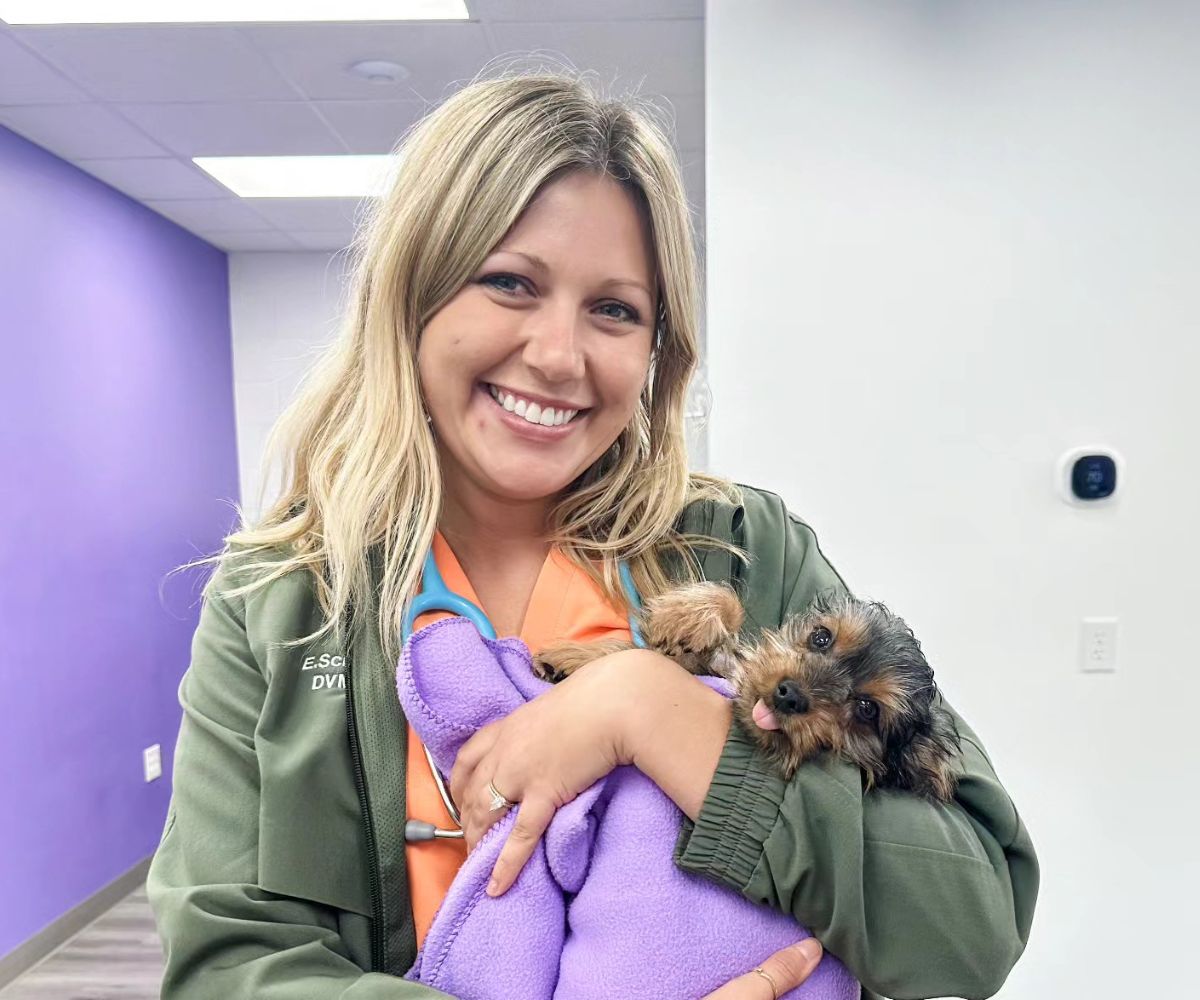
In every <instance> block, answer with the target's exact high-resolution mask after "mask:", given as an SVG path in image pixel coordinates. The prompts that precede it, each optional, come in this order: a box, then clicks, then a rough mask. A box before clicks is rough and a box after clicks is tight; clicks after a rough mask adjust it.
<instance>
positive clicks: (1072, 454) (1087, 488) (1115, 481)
mask: <svg viewBox="0 0 1200 1000" xmlns="http://www.w3.org/2000/svg"><path fill="white" fill-rule="evenodd" d="M1123 469H1124V463H1123V462H1122V461H1121V456H1120V455H1118V454H1117V453H1116V452H1115V451H1114V450H1113V449H1112V448H1106V447H1104V446H1103V445H1093V446H1091V447H1087V448H1072V449H1071V450H1070V451H1068V452H1067V453H1066V454H1065V455H1063V457H1062V458H1060V459H1059V460H1058V473H1057V477H1056V478H1057V480H1058V491H1059V494H1060V495H1061V496H1062V498H1063V499H1064V500H1065V501H1066V502H1067V503H1069V504H1072V505H1073V506H1076V507H1100V506H1107V505H1108V504H1110V503H1112V501H1113V498H1114V497H1115V496H1116V493H1117V489H1118V488H1119V487H1120V485H1121V481H1122V478H1123Z"/></svg>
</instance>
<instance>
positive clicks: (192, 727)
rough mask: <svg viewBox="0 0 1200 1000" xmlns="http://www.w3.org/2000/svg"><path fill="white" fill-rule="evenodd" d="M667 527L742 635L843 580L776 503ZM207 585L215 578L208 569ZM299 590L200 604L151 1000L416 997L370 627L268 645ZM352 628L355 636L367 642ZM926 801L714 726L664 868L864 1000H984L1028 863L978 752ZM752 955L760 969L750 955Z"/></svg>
mask: <svg viewBox="0 0 1200 1000" xmlns="http://www.w3.org/2000/svg"><path fill="white" fill-rule="evenodd" d="M683 527H685V528H686V529H687V530H689V531H693V532H701V533H703V534H706V535H709V536H711V537H715V538H721V539H724V540H727V541H732V542H734V543H736V544H737V545H739V546H741V547H742V548H743V549H744V550H745V551H746V552H748V553H749V554H750V556H751V561H750V564H749V565H748V566H744V565H742V564H741V563H740V562H739V561H736V560H734V559H733V558H732V557H731V556H730V555H728V554H726V553H722V552H718V551H710V550H706V552H705V554H704V556H703V565H704V570H705V575H706V576H707V577H708V578H709V579H713V580H728V581H730V582H732V583H734V585H735V586H736V587H737V588H738V590H739V592H740V593H741V594H742V598H743V601H744V603H745V605H746V608H747V612H748V614H747V619H748V621H749V622H750V623H751V624H750V625H749V626H748V629H749V630H750V631H753V630H754V629H755V628H757V627H759V626H763V627H765V626H777V625H778V624H779V623H780V621H781V619H783V618H784V617H785V616H786V615H788V614H790V613H793V612H797V611H800V610H802V609H803V608H805V607H806V606H807V605H808V603H809V602H810V601H811V600H812V598H813V596H814V595H815V594H816V593H817V592H818V591H819V590H822V589H825V588H828V587H842V586H844V585H843V583H842V581H841V579H840V577H838V575H837V573H836V571H835V570H834V569H833V568H832V567H831V566H830V564H829V563H828V562H827V561H826V560H825V558H824V556H823V555H822V554H821V552H820V550H819V548H818V547H817V542H816V538H815V537H814V535H813V533H812V531H811V530H810V529H809V528H808V527H807V526H806V525H805V524H803V523H802V522H801V521H799V520H797V519H796V518H794V517H793V516H791V515H790V514H789V513H788V512H787V510H786V508H785V507H784V506H783V503H782V502H781V501H780V500H779V498H778V497H776V496H774V495H772V494H768V493H763V492H760V491H757V490H752V489H748V488H747V489H745V490H744V502H743V504H742V505H739V506H736V507H735V506H731V505H728V504H712V503H703V504H696V505H693V507H691V508H690V509H689V510H688V511H687V513H686V514H685V516H684V519H683ZM219 572H220V574H221V579H219V580H218V581H217V586H218V588H219V587H220V586H221V584H222V582H224V581H225V580H227V579H229V573H230V572H231V571H230V568H229V567H228V565H226V566H224V567H223V568H222V569H221V570H220V571H219ZM320 614H321V611H320V606H319V604H318V602H317V601H316V598H315V595H314V593H313V589H312V586H311V582H310V580H309V576H308V574H307V573H293V574H290V575H289V576H287V577H284V578H282V579H280V580H277V581H275V582H274V583H273V584H271V585H270V586H268V587H266V588H263V589H262V590H259V591H256V592H254V593H252V594H250V595H249V596H248V597H247V598H245V599H226V598H222V597H220V596H218V595H217V594H213V595H212V596H210V598H209V599H208V600H206V601H205V604H204V607H203V610H202V612H201V617H200V624H199V627H198V628H197V630H196V633H195V636H194V638H193V643H192V662H191V666H190V668H189V669H188V671H187V673H186V675H185V676H184V678H183V681H182V684H181V685H180V692H179V694H180V702H181V704H182V705H183V710H184V712H183V723H182V727H181V729H180V733H179V742H178V745H177V749H176V757H175V778H174V795H173V798H172V800H171V807H170V811H169V813H168V816H167V822H166V826H165V829H164V832H163V838H162V842H161V844H160V845H159V848H158V851H157V853H156V854H155V856H154V860H153V863H152V864H151V867H150V874H149V878H148V882H147V889H148V892H149V897H150V902H151V904H152V906H153V908H154V911H155V914H156V917H157V920H158V927H159V932H160V934H161V936H162V938H163V943H164V948H165V953H166V974H165V978H164V983H163V992H162V996H163V997H164V998H165V1000H200V998H213V997H217V998H221V1000H240V998H243V997H246V998H254V1000H325V998H328V1000H333V998H339V1000H367V998H372V1000H374V998H378V1000H410V998H412V1000H415V998H421V997H444V996H445V994H442V993H440V992H438V991H436V990H431V989H428V988H427V987H424V986H420V985H416V984H413V983H408V982H405V981H403V980H401V979H399V978H397V977H399V976H402V975H403V974H404V972H405V971H406V970H407V969H408V968H409V967H410V966H411V965H412V963H413V961H414V959H415V955H416V943H415V935H414V928H413V917H412V911H411V908H410V905H409V901H408V890H407V872H406V867H405V853H404V823H405V819H406V810H405V753H406V727H405V724H404V718H403V716H402V714H401V711H400V707H399V704H398V702H397V698H396V691H395V686H394V676H393V670H392V665H391V664H389V663H385V662H384V659H383V653H382V651H381V649H380V646H379V641H378V637H377V630H376V627H375V626H376V620H377V609H376V608H374V607H370V608H366V609H363V610H362V611H360V612H359V613H358V614H357V617H359V618H360V619H362V620H361V622H360V623H359V624H360V625H362V626H364V627H359V628H356V629H355V630H354V632H353V633H352V637H351V640H350V649H349V650H348V651H347V650H344V649H337V648H333V645H332V642H333V640H329V641H328V642H326V643H319V644H317V646H315V647H311V648H310V647H294V648H292V649H278V648H275V647H274V646H273V645H272V644H273V643H274V642H276V641H277V640H280V639H294V638H297V637H299V636H302V635H306V634H308V633H310V632H312V631H314V630H315V629H316V628H317V627H318V625H319V624H320V619H319V616H320ZM366 626H369V627H366ZM959 727H960V730H961V732H962V734H963V737H964V741H963V747H964V758H963V766H964V768H965V775H964V777H963V778H962V779H961V781H960V784H959V790H958V795H957V798H956V800H955V801H954V802H951V803H949V804H946V805H939V804H932V803H930V802H928V801H925V800H923V799H919V798H916V797H914V796H912V795H907V794H903V793H897V792H891V791H878V790H876V791H871V792H869V793H866V794H864V793H863V791H862V783H861V780H860V776H859V772H858V770H857V769H856V768H854V767H853V766H851V765H849V764H847V763H845V762H843V761H841V760H840V759H828V758H826V759H820V760H818V761H814V762H811V763H809V764H806V765H805V766H803V767H802V768H800V770H799V772H798V773H797V774H796V776H795V777H794V778H793V779H792V780H791V781H790V782H785V781H783V780H782V779H780V778H779V777H778V776H777V775H776V773H775V772H774V771H773V770H772V769H771V768H770V767H769V766H767V765H766V764H765V763H764V761H763V760H761V759H760V758H759V757H758V756H757V754H756V752H755V750H754V749H753V747H752V745H751V744H750V743H749V741H748V739H747V738H746V736H745V734H744V733H743V732H742V731H741V730H740V729H739V727H738V726H737V725H736V724H735V725H734V726H733V727H732V729H731V731H730V733H729V737H728V741H727V743H726V745H725V748H724V751H723V753H722V755H721V759H720V763H719V765H718V767H717V772H716V774H715V776H714V778H713V782H712V785H711V788H710V790H709V792H708V796H707V799H706V800H705V803H704V806H703V809H702V811H701V814H700V817H699V819H698V820H697V821H696V823H694V824H692V823H689V822H685V823H684V825H683V829H682V831H681V835H680V838H679V842H678V844H677V845H676V859H677V863H678V864H679V865H680V866H682V867H683V868H685V869H687V870H689V871H693V872H696V873H699V874H701V875H703V876H706V877H708V878H712V879H715V880H717V881H718V882H721V883H723V884H725V885H728V886H729V887H730V888H731V889H732V890H735V891H737V892H741V893H743V894H745V895H746V896H748V897H749V898H751V899H754V900H757V901H759V902H761V903H764V904H766V905H768V906H773V907H776V908H778V909H781V910H783V911H784V912H785V913H790V914H792V915H794V916H795V918H796V919H797V920H798V921H799V922H800V923H802V924H804V925H805V926H807V927H809V928H811V930H812V932H813V933H814V934H815V935H816V936H817V937H818V938H819V939H820V940H821V941H822V942H823V943H824V945H825V947H826V948H827V949H828V950H830V951H832V952H833V953H834V954H836V955H838V956H839V957H840V958H841V959H842V960H843V961H844V962H845V963H846V965H847V966H848V967H849V968H850V969H851V970H852V971H853V972H854V973H855V975H856V976H858V978H859V979H860V980H861V981H862V982H863V984H864V995H866V996H870V992H869V991H877V992H878V993H881V994H884V995H886V996H889V997H893V998H897V1000H900V998H907V997H933V996H938V997H941V996H960V997H985V996H990V995H991V994H993V993H994V992H996V991H997V990H998V989H999V988H1000V985H1001V983H1003V981H1004V979H1005V977H1006V976H1007V975H1008V972H1009V970H1010V969H1011V968H1012V966H1013V964H1014V963H1015V962H1016V960H1017V958H1018V957H1019V956H1020V954H1021V952H1022V950H1023V949H1024V947H1025V943H1026V940H1027V939H1028V935H1029V927H1030V922H1031V920H1032V917H1033V908H1034V901H1035V899H1036V896H1037V888H1038V866H1037V860H1036V858H1035V856H1034V852H1033V846H1032V844H1031V843H1030V839H1029V836H1028V834H1027V833H1026V830H1025V827H1024V826H1023V824H1022V822H1021V819H1020V816H1019V815H1018V813H1017V810H1016V808H1015V807H1014V805H1013V803H1012V801H1011V800H1010V799H1009V797H1008V794H1007V793H1006V792H1005V791H1004V788H1003V787H1002V786H1001V784H1000V782H999V780H998V779H997V778H996V774H995V772H994V771H993V769H992V765H991V763H990V761H989V759H988V757H987V754H986V753H985V752H984V750H983V748H982V746H981V745H980V743H979V740H978V739H977V738H976V736H975V734H974V733H973V732H972V731H971V730H970V729H969V728H968V727H967V726H966V725H965V724H964V723H962V722H961V720H959ZM763 957H764V958H765V957H766V956H765V955H764V956H763Z"/></svg>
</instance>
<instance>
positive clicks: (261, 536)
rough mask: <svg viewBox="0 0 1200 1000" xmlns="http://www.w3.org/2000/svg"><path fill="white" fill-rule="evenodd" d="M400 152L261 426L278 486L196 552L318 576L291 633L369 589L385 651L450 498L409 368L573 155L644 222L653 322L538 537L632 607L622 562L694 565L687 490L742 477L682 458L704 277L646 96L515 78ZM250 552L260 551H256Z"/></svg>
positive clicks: (723, 494) (439, 120)
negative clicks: (337, 312)
mask: <svg viewBox="0 0 1200 1000" xmlns="http://www.w3.org/2000/svg"><path fill="white" fill-rule="evenodd" d="M397 153H398V156H397V166H396V172H395V174H394V179H393V181H392V184H391V187H390V190H389V191H388V193H387V194H386V195H385V196H384V197H383V198H381V199H380V200H379V201H378V202H377V204H376V205H375V206H374V208H373V210H372V211H371V213H370V214H369V216H368V217H367V218H366V220H365V224H364V225H362V227H361V228H360V230H359V232H358V234H357V236H356V238H355V242H354V245H353V246H352V248H351V255H352V260H353V263H354V267H353V269H352V272H351V273H352V277H351V282H350V287H351V292H350V296H351V297H350V304H349V307H348V309H347V313H346V316H345V320H344V326H343V328H342V331H341V333H340V335H339V336H338V338H337V339H336V340H335V342H334V343H333V344H332V345H331V346H330V348H329V349H328V350H327V351H326V353H325V354H324V355H323V356H322V357H321V358H320V359H319V360H318V361H317V363H316V364H315V365H314V367H313V368H312V370H311V371H310V373H309V375H308V377H307V378H306V380H305V383H304V384H303V386H302V388H301V391H300V393H299V395H298V397H297V398H296V399H295V400H294V401H293V402H292V403H291V405H290V406H288V408H287V409H286V410H285V412H284V413H283V415H282V416H281V417H280V419H279V421H278V423H277V424H276V425H275V427H274V428H273V430H272V432H271V435H270V437H269V439H268V445H267V462H266V463H264V468H266V467H267V465H268V464H269V463H270V459H271V456H272V455H273V454H274V452H275V451H276V450H278V451H279V452H280V453H281V457H282V460H283V490H282V493H281V495H280V496H279V498H278V499H277V500H276V501H275V502H274V503H273V505H272V506H271V507H270V508H269V509H268V510H267V511H266V512H265V513H264V515H263V516H262V517H261V519H260V520H259V521H258V523H256V524H254V525H250V524H248V523H246V519H245V516H244V514H241V517H240V521H241V527H240V528H239V529H238V530H236V531H234V532H233V533H231V534H230V535H228V536H227V537H226V538H225V548H224V550H223V552H222V553H220V554H218V555H216V556H211V557H209V558H208V559H202V560H197V561H196V562H194V563H190V564H188V565H197V564H198V563H203V562H209V561H217V560H221V559H222V558H223V557H224V556H225V555H227V554H234V553H236V554H237V556H238V560H237V561H238V565H239V568H244V569H245V570H247V571H249V572H250V573H251V575H252V576H253V579H252V581H251V582H250V583H248V584H245V585H243V586H240V587H236V588H232V589H229V590H227V591H225V592H226V593H227V594H230V595H242V594H247V593H250V592H252V591H254V590H256V589H258V588H260V587H263V586H265V585H267V584H268V583H270V582H271V581H273V580H275V579H278V578H279V577H281V576H284V575H285V574H288V573H291V572H292V571H294V570H300V569H304V570H307V571H309V572H310V573H312V575H313V578H314V580H315V583H316V589H317V594H318V597H319V600H320V604H321V607H322V609H323V611H324V613H325V621H324V623H323V625H322V626H321V628H320V629H319V630H317V631H316V632H314V633H312V634H311V635H308V636H305V637H303V638H301V639H297V640H294V641H292V642H289V643H285V645H300V644H303V643H308V642H311V641H313V640H316V639H318V638H320V637H321V636H324V635H325V634H326V633H328V632H329V631H330V630H331V629H334V628H335V626H339V623H340V622H341V621H342V616H343V612H344V611H345V610H346V608H347V606H348V605H350V604H353V605H354V606H358V607H361V606H363V605H364V604H365V603H366V602H367V601H368V600H369V599H370V598H371V597H372V596H374V595H377V597H378V601H379V630H380V636H379V638H380V643H381V647H382V649H383V650H384V651H385V653H386V654H387V656H388V658H389V659H390V660H391V661H392V662H394V660H395V656H396V655H398V636H399V631H400V626H401V622H402V618H403V612H404V605H405V603H406V602H407V601H408V600H409V599H410V598H411V596H412V595H413V594H415V593H416V592H417V591H418V590H419V589H420V579H421V567H422V562H423V560H424V557H425V554H426V552H427V551H428V550H429V548H430V546H431V544H432V542H433V536H434V532H435V530H436V527H437V522H438V516H439V513H440V508H441V501H442V483H441V473H440V468H439V463H438V454H437V451H436V449H435V445H434V439H433V435H432V431H431V428H430V427H429V425H428V424H427V422H426V419H425V411H424V405H423V402H422V396H421V390H420V385H419V382H418V373H417V362H416V351H417V343H418V340H419V337H420V335H421V331H422V328H423V327H424V325H425V323H426V322H427V321H428V320H429V319H430V317H432V316H433V315H434V314H435V313H436V312H437V311H438V310H439V309H440V308H441V307H442V306H443V305H445V304H446V302H447V301H448V300H449V299H450V298H451V297H452V296H454V295H455V294H456V293H457V292H458V291H459V289H460V288H462V286H463V285H464V284H465V283H466V282H467V281H468V280H469V279H470V278H471V276H472V275H473V274H474V272H475V271H476V270H477V269H478V267H479V266H480V264H481V263H482V261H483V260H484V258H485V257H486V256H487V255H488V254H489V253H490V252H491V251H492V250H493V248H494V247H495V246H496V245H497V244H498V243H499V242H500V241H501V239H502V238H503V237H504V235H505V234H506V233H507V232H508V230H509V229H510V228H511V227H512V225H513V224H514V223H515V222H516V221H517V219H518V217H519V216H520V215H521V213H522V212H523V211H524V209H525V208H526V206H527V205H528V204H529V203H530V201H531V200H532V199H533V198H534V196H535V195H536V194H537V193H538V192H539V190H540V189H541V188H543V187H544V185H546V184H547V183H548V182H550V181H552V180H554V179H556V178H557V177H560V176H562V175H563V174H564V173H566V172H569V171H574V170H585V171H591V172H593V173H597V174H604V175H607V176H610V177H612V178H613V179H615V180H616V181H618V182H619V183H620V184H622V185H623V186H624V187H625V188H626V189H627V190H628V191H630V192H631V194H632V195H633V196H634V198H635V200H636V202H637V203H638V206H639V209H640V211H641V212H642V215H643V218H644V219H645V220H646V223H647V226H648V228H649V232H650V236H651V241H652V244H653V247H654V253H655V265H656V273H657V276H658V282H659V302H658V315H657V329H656V333H655V346H654V351H653V355H652V361H651V375H650V378H649V379H648V380H647V384H646V387H645V389H644V391H643V393H642V396H641V400H640V402H639V406H638V409H637V411H636V413H635V416H634V418H633V420H632V422H631V423H630V425H629V426H628V427H626V428H625V430H624V431H622V432H621V435H620V436H619V437H618V439H617V440H616V441H615V442H614V443H613V445H612V446H611V447H610V448H609V449H608V451H607V452H606V453H605V454H604V455H603V456H601V458H600V459H598V460H597V461H596V462H595V463H594V464H593V465H592V467H591V468H589V469H588V470H587V471H586V472H585V473H584V474H583V475H582V476H580V477H579V479H578V480H576V481H575V482H574V483H572V484H571V485H570V486H569V487H568V488H567V489H566V490H565V492H564V493H563V495H562V496H561V497H560V498H558V500H557V502H556V504H555V505H554V506H553V508H552V511H551V516H550V523H549V525H548V530H549V535H550V538H549V540H550V541H551V542H552V543H554V544H557V545H559V546H561V548H562V550H563V551H564V553H565V554H566V555H567V556H568V557H569V558H570V559H572V561H574V562H575V563H577V564H578V565H580V566H581V567H582V568H583V569H584V570H585V571H586V572H588V573H589V574H590V575H591V576H592V578H593V579H595V580H596V581H597V582H598V583H599V584H600V585H601V587H602V589H603V590H604V592H605V593H606V595H607V596H608V597H609V599H610V600H612V601H613V603H614V606H616V607H625V606H626V605H625V598H624V595H623V592H622V589H621V585H620V582H619V575H618V568H617V560H620V559H624V560H627V561H628V562H629V565H630V569H631V570H632V572H633V576H634V580H635V582H636V584H637V586H638V589H639V590H640V591H641V592H642V593H643V594H644V595H647V596H648V595H650V594H654V593H658V592H660V591H661V590H662V589H663V588H665V587H666V586H667V585H668V578H667V575H666V573H665V571H664V568H663V566H662V565H661V563H660V560H661V557H662V556H663V555H664V554H666V553H673V554H674V555H675V556H677V557H678V558H679V565H681V566H682V567H683V569H684V573H685V575H688V576H694V575H695V574H696V560H695V556H694V555H693V553H692V546H694V545H696V544H699V543H702V542H703V541H704V540H703V539H699V538H691V537H685V536H682V535H680V534H679V533H678V532H677V531H676V529H675V524H676V521H677V519H678V517H679V515H680V513H681V512H682V510H683V509H684V508H685V507H686V506H687V505H688V504H689V503H691V502H692V501H694V500H697V499H702V498H710V499H717V498H727V497H733V496H735V495H736V490H735V488H734V487H732V486H731V485H730V484H728V483H725V482H724V481H722V480H718V479H715V478H713V477H709V476H704V475H699V474H689V472H688V468H687V457H686V445H685V440H684V407H685V401H686V394H687V387H688V383H689V381H690V378H691V375H692V372H693V370H694V369H695V366H696V361H697V323H698V312H699V301H698V295H699V292H698V278H697V266H696V257H695V243H694V238H693V233H692V227H691V218H690V214H689V211H688V205H687V199H686V195H685V193H684V189H683V184H682V182H681V180H680V174H679V167H678V163H677V160H676V157H675V154H674V152H673V149H672V146H671V142H670V140H669V138H668V136H667V133H666V130H665V129H664V128H662V127H661V126H660V125H659V124H658V123H657V122H656V121H655V119H654V116H653V114H652V113H651V112H650V111H649V110H648V109H646V108H644V107H642V106H641V105H640V104H638V103H634V102H632V101H629V100H624V101H620V100H608V99H605V98H603V97H601V96H600V95H598V94H597V93H596V92H595V91H594V90H593V89H592V88H591V86H590V85H589V84H588V83H587V82H585V80H584V79H582V78H580V77H578V76H574V75H567V74H563V73H544V72H543V73H532V74H531V73H523V74H519V75H510V76H505V77H502V78H499V79H485V80H479V81H476V82H474V83H472V84H470V85H469V86H467V87H465V88H464V89H462V90H460V91H459V92H458V93H456V94H455V95H454V96H452V97H450V98H449V99H448V100H446V101H445V103H443V104H442V105H441V106H440V107H438V108H437V109H436V110H435V111H433V112H432V113H430V114H429V115H428V116H426V117H425V118H423V119H422V120H421V121H419V122H418V123H417V124H416V125H415V126H414V127H413V129H412V130H411V131H410V132H409V133H408V134H407V135H406V136H405V137H404V138H403V140H402V141H401V143H400V144H399V146H398V147H397ZM264 479H265V477H264ZM256 555H258V556H267V558H263V559H260V560H259V561H257V562H255V561H252V560H253V557H254V556H256ZM373 558H374V559H377V560H378V563H377V565H376V566H375V567H372V559H373ZM374 574H377V575H378V576H379V581H378V585H376V583H375V582H374V580H373V575H374ZM211 584H212V581H211V580H210V581H209V585H208V586H207V587H206V588H205V593H206V594H207V593H208V590H209V587H211Z"/></svg>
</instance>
